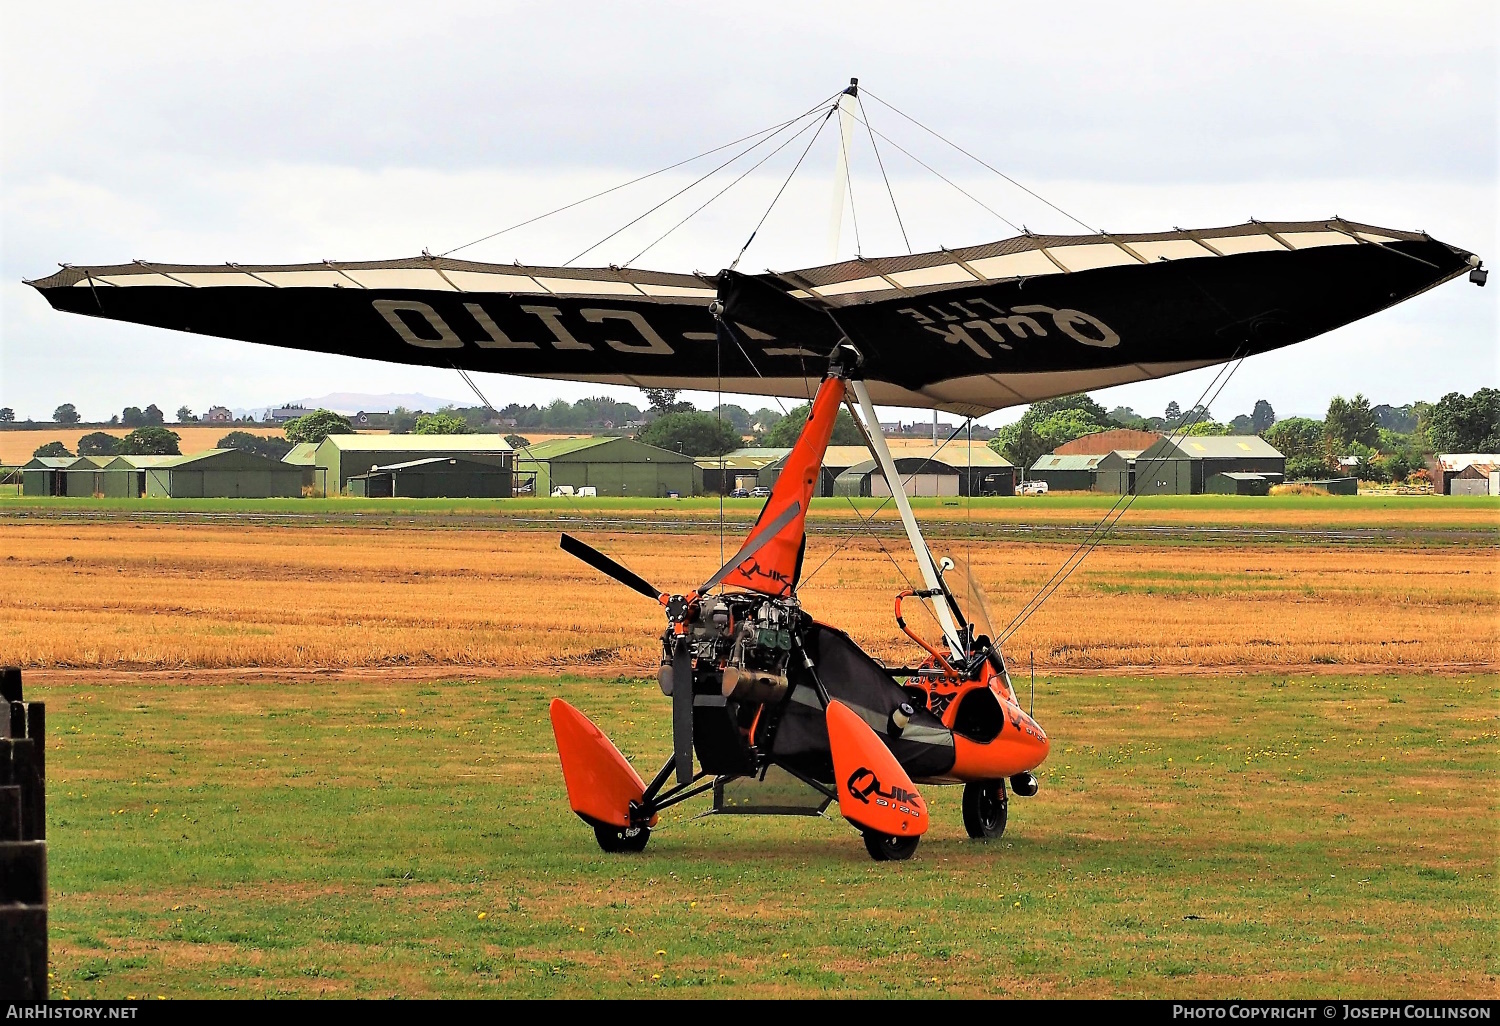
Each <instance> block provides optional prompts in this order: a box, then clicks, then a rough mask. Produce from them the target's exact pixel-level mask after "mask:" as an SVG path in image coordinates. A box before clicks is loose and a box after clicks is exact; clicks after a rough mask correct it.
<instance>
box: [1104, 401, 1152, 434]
mask: <svg viewBox="0 0 1500 1026" xmlns="http://www.w3.org/2000/svg"><path fill="white" fill-rule="evenodd" d="M1109 422H1110V423H1111V424H1118V425H1119V426H1120V427H1122V428H1134V429H1136V430H1137V431H1139V430H1141V429H1142V428H1143V427H1145V424H1146V418H1145V417H1142V416H1141V415H1140V414H1139V413H1136V412H1135V411H1134V410H1132V409H1131V408H1130V407H1129V406H1116V407H1115V408H1114V409H1112V410H1110V411H1109Z"/></svg>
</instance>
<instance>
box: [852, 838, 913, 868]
mask: <svg viewBox="0 0 1500 1026" xmlns="http://www.w3.org/2000/svg"><path fill="white" fill-rule="evenodd" d="M860 833H862V834H863V835H864V838H865V851H867V852H869V853H870V858H872V859H874V860H875V861H876V862H905V861H906V860H907V859H909V858H911V856H912V853H913V852H915V851H916V850H917V842H918V841H920V840H921V839H922V837H921V835H920V834H918V835H917V836H915V837H896V836H894V835H892V834H883V833H881V832H880V831H879V830H861V831H860Z"/></svg>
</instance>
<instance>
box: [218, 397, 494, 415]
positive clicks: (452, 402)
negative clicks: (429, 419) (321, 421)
mask: <svg viewBox="0 0 1500 1026" xmlns="http://www.w3.org/2000/svg"><path fill="white" fill-rule="evenodd" d="M473 405H474V401H473V400H472V399H471V400H468V401H467V402H461V401H459V400H457V399H437V398H434V397H432V396H430V395H423V394H422V393H420V392H408V393H387V394H386V395H369V394H368V393H365V392H330V393H329V394H327V395H320V396H317V397H315V398H308V399H287V400H284V401H281V402H274V403H267V404H266V405H264V406H250V407H246V408H244V409H236V410H235V411H234V415H235V416H236V417H243V416H244V415H245V414H247V413H253V414H255V415H256V416H257V417H259V416H260V415H261V414H262V413H264V412H265V411H266V410H271V409H276V408H277V407H280V406H305V407H307V408H308V409H309V410H332V411H333V412H334V413H358V412H360V411H361V410H363V411H365V412H366V413H388V412H390V411H391V410H394V409H395V408H396V407H398V406H404V407H405V408H406V409H408V410H423V411H425V412H427V413H431V412H432V411H434V410H440V409H442V408H443V407H444V406H473Z"/></svg>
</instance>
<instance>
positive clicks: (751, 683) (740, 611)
mask: <svg viewBox="0 0 1500 1026" xmlns="http://www.w3.org/2000/svg"><path fill="white" fill-rule="evenodd" d="M857 363H858V354H857V353H853V352H852V351H850V350H849V349H848V348H844V349H841V350H839V351H838V352H836V353H835V356H834V362H833V365H832V366H831V368H830V371H829V373H828V376H827V377H826V378H825V379H824V380H823V382H822V385H821V387H820V388H819V391H818V394H817V396H816V398H815V399H814V401H813V403H812V412H811V415H810V416H809V418H808V420H807V423H806V425H805V426H804V427H803V429H802V433H801V435H800V436H799V437H798V439H797V443H796V445H795V446H794V447H793V449H792V452H791V454H790V455H789V456H788V458H787V460H786V463H785V469H784V470H783V472H782V474H781V476H780V478H779V479H778V480H777V482H776V485H775V487H774V488H773V489H772V491H771V495H770V497H769V498H768V499H767V501H766V504H765V506H764V507H763V509H762V510H761V513H760V516H759V518H758V519H757V521H756V524H755V527H754V528H753V529H752V531H751V533H750V536H749V539H748V540H747V541H746V542H745V544H744V546H743V547H742V548H741V549H740V551H739V552H738V553H736V554H735V556H734V557H733V558H732V559H731V560H730V561H729V563H727V564H726V565H725V566H724V567H723V568H722V569H720V571H719V572H718V573H716V574H715V575H714V576H713V577H712V578H710V579H709V580H708V581H706V582H705V583H704V584H702V585H700V586H699V587H698V588H696V589H694V590H693V591H690V592H688V593H686V594H671V593H667V592H663V591H661V590H660V589H658V588H656V587H654V586H653V585H651V584H650V583H649V582H647V581H646V580H644V579H643V578H641V577H640V576H638V575H637V574H635V573H633V572H632V571H630V570H629V569H627V568H626V567H624V566H622V565H621V564H619V563H618V562H616V561H615V560H613V559H611V558H610V557H609V556H606V555H604V554H603V553H601V552H599V551H598V550H597V549H594V548H592V547H591V546H589V545H587V544H585V543H583V542H581V541H579V540H578V539H576V538H572V537H570V536H568V535H563V537H562V547H563V549H564V550H566V551H568V552H570V553H572V554H573V555H576V556H578V557H579V558H580V559H582V560H584V561H585V562H587V563H588V564H590V565H591V566H593V567H595V568H596V569H598V570H600V571H601V572H603V573H605V574H608V575H609V576H611V577H613V578H615V579H616V580H618V581H620V582H621V583H622V584H625V585H626V586H628V587H630V588H632V589H633V590H635V591H637V592H639V593H640V594H642V595H645V596H647V597H648V598H652V599H655V600H656V601H658V602H660V603H661V605H662V607H663V609H664V611H665V613H666V619H667V628H666V631H665V632H664V633H663V635H662V662H661V668H660V671H659V681H660V684H661V689H662V691H663V693H665V694H666V695H667V696H669V697H670V698H671V700H672V738H673V751H672V754H671V755H670V756H669V757H668V758H667V760H666V762H665V763H664V764H663V765H662V767H661V769H660V770H659V771H658V772H657V773H656V775H655V776H654V777H653V778H652V779H651V780H650V782H646V781H644V780H642V778H641V777H640V775H639V774H638V773H637V772H636V771H635V769H634V768H633V767H631V765H630V763H629V762H628V761H627V760H626V759H625V757H624V756H623V755H621V754H620V752H619V750H618V749H617V748H616V747H615V746H614V745H613V744H612V743H611V742H610V740H609V739H608V738H607V737H605V735H604V733H603V732H602V731H600V730H599V728H598V727H596V726H595V725H594V724H593V723H592V722H591V721H590V720H589V719H588V718H587V717H586V716H585V715H584V714H583V713H581V712H579V711H578V710H577V709H576V708H574V707H573V706H572V705H570V704H568V703H567V702H565V701H563V700H562V699H555V700H554V701H553V702H552V709H551V714H552V727H553V731H554V733H555V735H556V738H557V748H558V755H559V756H560V758H561V761H562V768H563V776H564V778H565V779H566V782H567V788H568V801H569V803H570V804H571V806H572V808H573V811H574V812H575V813H577V814H578V815H579V816H580V817H581V818H582V819H583V820H584V821H585V822H586V823H588V824H589V825H590V826H592V827H593V828H594V833H595V836H596V838H597V839H598V842H599V845H600V847H601V848H603V849H604V850H605V851H609V852H625V851H641V850H642V849H644V848H645V846H646V842H647V841H648V840H649V838H650V836H651V829H652V827H653V826H655V825H656V823H657V816H658V813H660V812H661V810H663V809H665V808H668V807H669V806H672V805H677V804H679V803H681V802H684V801H687V800H688V799H690V798H693V797H696V796H698V795H701V794H704V793H706V792H709V791H712V792H713V802H714V811H716V812H720V813H764V814H798V813H802V814H806V813H819V812H821V811H822V810H823V809H824V808H826V807H827V806H828V804H829V803H830V802H832V801H835V800H836V801H837V802H838V804H839V811H840V812H841V813H842V815H843V817H844V818H845V819H846V820H848V821H849V822H850V823H852V824H854V826H855V827H857V828H858V829H859V830H860V832H861V833H862V834H863V836H864V841H865V847H866V848H867V849H868V851H869V853H870V855H871V856H872V857H873V858H875V859H877V860H882V861H884V860H889V859H906V858H910V857H911V855H912V853H913V852H914V851H915V850H916V847H917V843H918V841H919V840H920V838H921V836H922V834H923V833H925V832H926V831H927V828H928V824H929V818H928V808H927V801H926V799H925V798H924V797H923V796H922V794H921V793H920V792H919V791H918V790H917V787H918V785H919V784H920V785H928V784H963V785H964V792H963V819H964V826H965V828H966V829H967V831H968V833H969V836H971V837H974V838H995V837H999V836H1000V835H1001V833H1003V832H1004V830H1005V824H1006V818H1007V813H1008V806H1009V798H1008V794H1007V789H1006V782H1007V780H1008V781H1009V782H1010V789H1011V790H1013V791H1014V792H1015V793H1016V794H1018V795H1022V796H1026V797H1029V796H1031V795H1034V794H1035V793H1036V791H1037V781H1036V778H1035V777H1034V776H1033V775H1032V774H1031V772H1030V771H1031V770H1033V769H1035V768H1036V767H1037V766H1039V765H1041V763H1042V761H1043V760H1044V759H1046V757H1047V751H1048V740H1047V735H1046V733H1045V732H1044V731H1043V730H1042V729H1041V727H1039V726H1038V725H1037V724H1036V722H1035V721H1034V720H1033V719H1032V718H1031V717H1030V716H1029V715H1028V714H1027V713H1026V712H1023V711H1022V709H1021V703H1020V702H1019V701H1018V699H1017V696H1016V692H1015V689H1014V688H1013V687H1012V686H1011V681H1010V676H1009V673H1008V672H1007V669H1006V665H1005V660H1004V658H1003V657H1002V655H1001V653H1000V650H999V648H998V646H997V645H996V644H995V643H994V641H993V640H992V632H991V630H990V628H989V625H988V614H987V612H986V610H985V605H984V599H983V593H982V591H980V590H979V587H978V584H977V582H976V581H975V580H974V578H973V577H972V575H970V574H968V573H967V572H966V570H965V569H963V568H960V567H959V566H958V564H956V563H955V561H953V560H952V559H947V558H945V559H943V560H941V561H935V560H934V559H933V557H932V554H931V553H930V552H929V550H928V548H927V546H926V543H925V542H924V541H923V539H922V535H921V532H920V529H919V527H918V525H917V522H916V519H915V517H914V516H913V515H912V511H911V506H910V503H909V502H907V499H906V495H905V492H904V489H903V488H902V487H901V486H900V484H899V483H898V482H899V481H900V480H901V479H900V477H899V475H898V473H897V471H896V468H895V465H894V462H893V461H892V459H891V455H890V452H889V450H888V449H887V447H886V445H885V440H884V438H883V437H882V436H881V434H880V433H879V431H878V427H877V428H876V430H874V431H870V430H868V429H866V430H865V437H866V440H867V443H868V444H869V446H870V449H871V452H872V453H873V454H874V456H875V458H876V460H877V461H878V463H879V464H880V466H881V468H882V470H883V471H884V473H885V475H886V480H887V481H889V482H892V487H891V492H892V498H893V499H894V501H895V504H896V507H897V510H898V511H899V512H900V514H901V519H902V522H903V524H904V526H905V528H906V532H907V535H908V539H909V540H910V542H911V544H912V551H913V554H914V555H915V556H916V561H917V565H918V567H919V568H920V570H921V573H922V578H923V587H922V588H921V589H909V590H907V591H903V592H902V593H901V594H899V595H898V596H897V597H896V610H895V611H896V620H897V623H898V624H899V625H900V626H901V628H902V630H903V631H904V632H905V633H906V634H907V635H908V636H909V637H911V638H912V639H913V640H914V641H915V642H916V643H917V644H918V645H920V646H921V648H922V650H923V654H924V656H923V658H922V659H921V660H920V663H919V665H917V666H914V667H911V668H908V669H904V670H897V671H893V670H889V669H887V668H886V667H885V666H883V665H882V664H880V663H879V662H877V661H876V660H875V659H873V658H871V657H870V656H869V655H867V654H866V653H865V652H864V651H862V650H861V649H860V647H859V646H858V645H857V644H855V643H854V641H852V640H851V639H850V638H849V636H848V635H847V634H845V633H844V632H843V631H841V630H839V629H838V628H836V627H834V626H831V625H829V624H826V623H823V622H821V621H819V620H818V619H816V618H815V617H814V616H813V615H811V614H810V613H809V612H807V611H806V610H804V609H803V608H802V605H801V602H800V601H799V600H798V597H797V584H798V580H799V578H800V576H801V569H802V557H803V553H804V550H805V547H806V533H805V520H806V515H807V507H808V503H809V501H810V500H811V498H812V496H813V494H814V491H815V488H816V484H817V481H818V477H819V473H820V468H821V465H822V460H823V452H824V450H825V449H826V448H827V446H828V443H829V439H830V437H831V435H832V431H833V424H834V420H835V418H836V417H837V415H838V412H839V408H840V406H841V405H842V404H844V403H845V402H846V401H847V400H848V399H849V398H851V394H852V398H853V399H855V400H857V402H858V407H859V409H858V410H857V411H856V410H855V409H854V403H853V402H851V403H850V407H851V412H853V413H855V420H856V423H859V422H861V421H863V423H862V424H861V426H862V427H865V426H866V425H869V426H877V425H878V423H879V422H878V420H877V419H876V417H875V410H874V407H873V405H872V404H871V402H870V397H869V394H868V392H867V391H866V390H865V388H864V385H863V382H861V381H860V380H859V379H858V377H857V371H856V370H854V367H855V366H856V365H857ZM861 415H862V416H861ZM716 588H717V589H719V590H718V591H717V592H716V591H715V589H716ZM914 597H915V598H918V599H920V600H923V601H926V602H928V603H930V606H931V609H932V611H933V613H934V614H935V619H936V621H937V623H938V624H939V625H940V627H941V629H942V635H943V637H942V639H941V641H940V642H938V643H937V644H932V643H929V642H928V641H926V640H924V639H923V638H922V637H921V636H920V635H918V634H917V633H916V632H915V631H914V630H912V629H911V628H910V627H909V626H908V625H907V623H906V622H905V619H904V618H903V615H902V607H901V604H902V601H903V600H905V599H910V598H914ZM695 754H696V757H697V760H696V766H695V762H694V756H695Z"/></svg>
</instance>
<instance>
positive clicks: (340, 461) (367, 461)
mask: <svg viewBox="0 0 1500 1026" xmlns="http://www.w3.org/2000/svg"><path fill="white" fill-rule="evenodd" d="M297 452H298V450H296V449H293V450H292V452H289V453H287V456H292V455H293V454H294V453H297ZM479 455H484V456H491V457H495V458H497V459H500V460H502V461H503V463H504V465H505V466H506V467H507V468H509V467H511V466H512V460H513V458H514V450H513V449H512V448H511V446H510V443H509V442H507V441H506V440H505V439H504V438H503V437H502V436H500V435H329V436H328V437H327V438H325V439H324V440H323V441H322V442H320V443H318V448H317V450H316V452H315V454H314V456H313V465H314V466H315V467H318V468H321V469H322V475H321V476H322V477H323V478H324V480H325V481H326V485H325V487H326V490H327V491H328V492H331V493H335V494H337V493H341V492H343V491H345V490H346V489H347V488H348V486H349V479H350V478H351V477H354V476H355V475H356V474H367V473H369V472H370V470H371V468H373V467H391V466H395V465H396V464H398V463H410V462H412V461H414V460H422V459H431V458H434V457H437V458H442V459H463V458H468V457H472V456H479ZM298 458H299V459H305V458H306V457H305V456H304V455H299V456H298ZM283 462H286V463H287V464H288V465H289V466H296V465H297V464H295V463H293V462H292V461H290V460H286V458H285V457H283ZM303 465H305V464H303ZM300 472H301V471H300V469H299V473H300Z"/></svg>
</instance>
